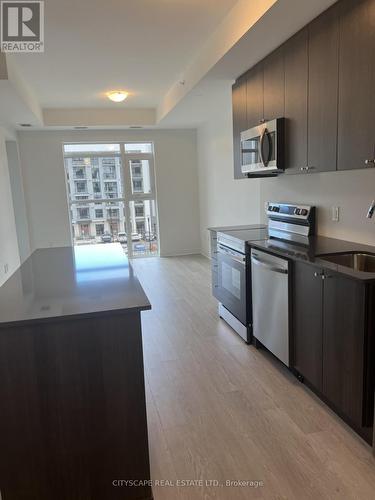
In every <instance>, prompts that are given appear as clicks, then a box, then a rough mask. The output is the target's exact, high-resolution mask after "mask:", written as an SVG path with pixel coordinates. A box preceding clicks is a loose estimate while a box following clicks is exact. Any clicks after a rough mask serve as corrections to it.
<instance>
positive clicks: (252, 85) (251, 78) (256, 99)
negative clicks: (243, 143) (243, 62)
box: [245, 64, 264, 130]
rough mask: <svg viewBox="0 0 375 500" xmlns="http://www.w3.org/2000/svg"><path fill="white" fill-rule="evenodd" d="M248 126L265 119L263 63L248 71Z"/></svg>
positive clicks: (257, 123) (253, 125)
mask: <svg viewBox="0 0 375 500" xmlns="http://www.w3.org/2000/svg"><path fill="white" fill-rule="evenodd" d="M246 108H247V127H246V128H245V130H246V129H249V128H251V127H255V126H256V125H259V123H261V122H262V121H263V115H264V113H263V64H257V65H256V66H254V68H252V69H251V70H250V71H248V72H247V73H246Z"/></svg>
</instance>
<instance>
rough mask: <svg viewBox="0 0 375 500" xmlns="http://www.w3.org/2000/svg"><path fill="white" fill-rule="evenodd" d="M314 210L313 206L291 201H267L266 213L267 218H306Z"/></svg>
mask: <svg viewBox="0 0 375 500" xmlns="http://www.w3.org/2000/svg"><path fill="white" fill-rule="evenodd" d="M313 211H314V207H311V206H308V205H295V204H293V203H274V202H268V203H267V209H266V213H267V215H268V217H269V218H277V219H282V218H287V219H297V220H298V219H299V220H308V219H309V216H310V215H311V214H312V212H313Z"/></svg>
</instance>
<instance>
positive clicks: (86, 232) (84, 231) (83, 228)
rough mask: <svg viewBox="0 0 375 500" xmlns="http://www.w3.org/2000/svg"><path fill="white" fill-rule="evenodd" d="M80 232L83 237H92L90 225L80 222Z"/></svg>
mask: <svg viewBox="0 0 375 500" xmlns="http://www.w3.org/2000/svg"><path fill="white" fill-rule="evenodd" d="M79 232H80V237H81V238H90V225H89V224H79Z"/></svg>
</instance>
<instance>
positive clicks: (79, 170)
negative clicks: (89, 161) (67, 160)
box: [73, 167, 86, 179]
mask: <svg viewBox="0 0 375 500" xmlns="http://www.w3.org/2000/svg"><path fill="white" fill-rule="evenodd" d="M73 176H74V178H75V179H84V178H85V177H86V171H85V168H84V167H73Z"/></svg>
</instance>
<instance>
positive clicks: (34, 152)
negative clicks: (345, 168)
mask: <svg viewBox="0 0 375 500" xmlns="http://www.w3.org/2000/svg"><path fill="white" fill-rule="evenodd" d="M18 140H19V148H20V157H21V168H22V175H23V181H24V190H25V200H26V207H27V213H28V219H29V230H30V239H31V247H32V250H34V249H36V248H43V247H50V246H66V245H70V244H71V236H70V228H69V216H68V205H67V197H66V187H65V178H64V163H63V154H62V147H63V143H64V142H85V141H88V142H90V141H113V142H116V141H153V142H154V144H155V171H156V188H157V199H158V208H159V226H160V227H159V229H160V253H161V255H162V256H166V255H178V254H185V253H197V252H199V251H200V237H199V197H198V175H197V155H196V132H195V131H194V130H152V131H138V130H137V131H132V130H112V131H110V130H105V131H94V130H90V131H74V130H71V131H67V130H65V131H64V130H60V131H27V132H26V131H22V132H19V134H18Z"/></svg>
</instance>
